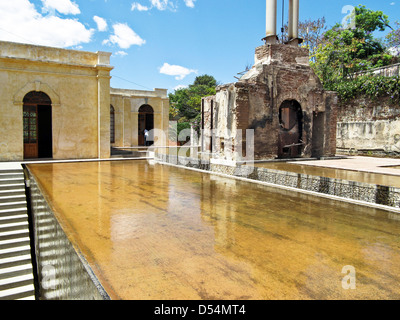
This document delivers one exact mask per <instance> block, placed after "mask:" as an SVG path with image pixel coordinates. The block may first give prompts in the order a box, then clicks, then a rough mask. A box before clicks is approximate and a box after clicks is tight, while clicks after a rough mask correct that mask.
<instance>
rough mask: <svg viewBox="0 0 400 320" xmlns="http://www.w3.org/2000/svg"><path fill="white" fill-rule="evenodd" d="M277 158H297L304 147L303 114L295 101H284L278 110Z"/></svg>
mask: <svg viewBox="0 0 400 320" xmlns="http://www.w3.org/2000/svg"><path fill="white" fill-rule="evenodd" d="M279 126H280V128H279V137H278V158H281V159H287V158H289V159H290V158H297V157H300V156H301V151H302V148H303V146H304V143H303V141H302V138H303V112H302V110H301V105H300V104H299V103H298V102H297V101H296V100H286V101H284V102H283V103H282V105H281V107H280V108H279Z"/></svg>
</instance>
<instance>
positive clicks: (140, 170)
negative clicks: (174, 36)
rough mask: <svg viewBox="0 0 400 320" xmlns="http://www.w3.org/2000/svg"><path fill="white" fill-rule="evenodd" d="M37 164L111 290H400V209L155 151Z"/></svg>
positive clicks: (67, 226)
mask: <svg viewBox="0 0 400 320" xmlns="http://www.w3.org/2000/svg"><path fill="white" fill-rule="evenodd" d="M29 168H30V170H31V172H32V173H33V174H34V175H35V176H36V178H37V181H38V183H39V184H40V185H41V188H42V189H43V191H44V192H45V196H48V198H49V199H50V200H49V201H51V203H50V204H51V206H52V207H53V210H55V214H56V216H57V217H58V219H59V221H60V223H61V225H62V226H63V227H64V230H65V231H66V232H67V235H68V237H69V239H70V241H71V242H72V243H73V244H74V245H75V246H78V247H79V250H80V251H81V252H82V253H83V254H84V256H85V258H86V260H87V261H88V263H89V264H90V265H91V267H92V269H93V271H94V272H95V274H96V276H97V277H98V279H99V280H100V282H101V283H102V285H103V286H104V288H105V289H106V290H107V292H108V293H109V295H110V296H111V298H113V299H399V298H400V240H399V233H400V216H399V215H398V214H395V213H388V212H384V211H378V210H375V209H369V208H366V207H360V206H354V205H350V204H346V203H342V202H337V201H333V200H332V201H330V200H327V199H323V198H318V197H314V196H309V195H304V194H300V193H295V192H289V191H284V190H279V189H275V188H269V187H266V186H263V185H259V184H254V183H249V182H243V181H238V180H234V179H229V178H223V177H219V176H215V175H210V174H207V173H200V172H194V171H189V170H185V169H180V168H175V167H170V166H163V165H158V164H156V165H150V164H148V163H147V162H145V161H112V162H85V163H69V164H68V163H60V164H34V165H29ZM345 266H352V267H353V268H354V269H355V271H356V274H355V277H353V278H352V279H353V280H354V282H352V283H354V284H355V285H356V288H355V289H347V290H346V289H344V288H346V284H350V283H351V282H350V281H348V278H344V277H346V276H348V275H347V273H342V269H343V267H345ZM343 284H345V285H344V287H343Z"/></svg>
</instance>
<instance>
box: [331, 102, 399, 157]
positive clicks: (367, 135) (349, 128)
mask: <svg viewBox="0 0 400 320" xmlns="http://www.w3.org/2000/svg"><path fill="white" fill-rule="evenodd" d="M337 149H338V152H339V153H346V154H347V153H351V154H370V155H389V156H395V155H399V154H400V106H399V105H395V104H393V103H392V101H391V100H390V98H389V97H385V98H380V99H376V100H373V101H372V100H371V99H369V98H366V97H360V98H357V99H353V100H351V101H348V102H342V103H341V104H340V105H339V108H338V123H337Z"/></svg>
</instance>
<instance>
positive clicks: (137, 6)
mask: <svg viewBox="0 0 400 320" xmlns="http://www.w3.org/2000/svg"><path fill="white" fill-rule="evenodd" d="M150 9H151V8H149V7H146V6H142V5H141V4H140V3H137V2H134V3H132V7H131V10H132V11H134V10H138V11H148V10H150Z"/></svg>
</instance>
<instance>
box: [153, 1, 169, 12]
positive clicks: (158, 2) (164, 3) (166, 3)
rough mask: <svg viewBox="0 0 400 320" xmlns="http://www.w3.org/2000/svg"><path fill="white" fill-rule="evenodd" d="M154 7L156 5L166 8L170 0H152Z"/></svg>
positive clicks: (160, 8) (158, 7) (162, 8)
mask: <svg viewBox="0 0 400 320" xmlns="http://www.w3.org/2000/svg"><path fill="white" fill-rule="evenodd" d="M150 2H151V5H152V7H156V8H157V9H158V10H165V9H167V7H168V4H169V3H170V2H169V0H150Z"/></svg>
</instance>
